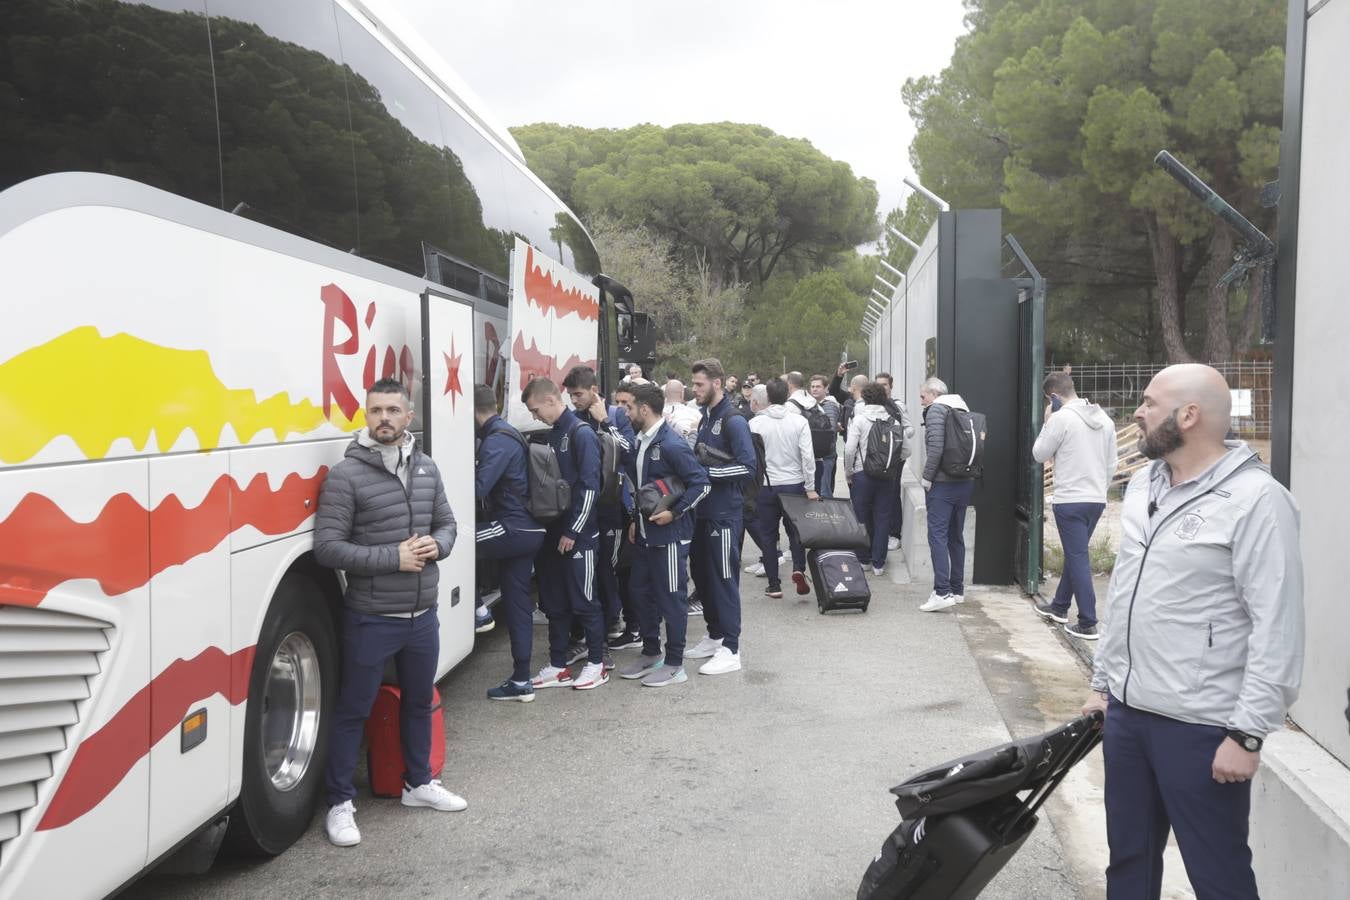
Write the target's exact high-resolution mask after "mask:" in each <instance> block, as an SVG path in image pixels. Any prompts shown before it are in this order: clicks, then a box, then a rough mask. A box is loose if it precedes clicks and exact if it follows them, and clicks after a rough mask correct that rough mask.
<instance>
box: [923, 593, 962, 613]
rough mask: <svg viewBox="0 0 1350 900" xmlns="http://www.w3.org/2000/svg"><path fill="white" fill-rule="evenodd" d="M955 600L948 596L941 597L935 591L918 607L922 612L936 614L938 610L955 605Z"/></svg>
mask: <svg viewBox="0 0 1350 900" xmlns="http://www.w3.org/2000/svg"><path fill="white" fill-rule="evenodd" d="M956 602H957V601H956V598H955V597H953V596H951V595H950V594H948V595H947V596H945V597H944V596H942V595H940V594H938V593H937V592H936V591H935V592H933V593H931V594H929V595H928V599H927V600H925V601H923V603H922V604H921V605H920V606H919V609H921V610H922V611H924V612H937V611H938V610H940V609H948V608H950V607H953V606H955V605H956Z"/></svg>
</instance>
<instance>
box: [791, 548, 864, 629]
mask: <svg viewBox="0 0 1350 900" xmlns="http://www.w3.org/2000/svg"><path fill="white" fill-rule="evenodd" d="M806 564H807V566H809V567H810V569H811V583H812V584H814V585H815V586H816V607H817V608H818V609H819V610H820V614H821V615H824V614H825V613H827V612H830V611H831V610H836V609H860V610H862V611H863V612H867V606H868V604H869V603H871V602H872V589H871V588H869V587H868V586H867V575H866V574H864V572H863V565H862V564H861V563H859V562H858V557H857V556H856V555H854V553H853V551H852V550H807V551H806Z"/></svg>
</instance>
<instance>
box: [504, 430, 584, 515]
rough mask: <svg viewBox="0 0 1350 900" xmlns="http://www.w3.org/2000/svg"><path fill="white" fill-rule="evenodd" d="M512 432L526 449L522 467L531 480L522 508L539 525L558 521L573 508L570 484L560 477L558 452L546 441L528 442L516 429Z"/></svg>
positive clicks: (560, 469)
mask: <svg viewBox="0 0 1350 900" xmlns="http://www.w3.org/2000/svg"><path fill="white" fill-rule="evenodd" d="M511 435H512V436H513V437H514V438H515V439H516V440H518V441H520V446H521V447H522V448H524V450H525V468H526V470H527V471H528V473H529V483H530V493H529V497H528V499H527V500H526V503H525V508H526V509H528V510H529V511H530V515H532V516H534V518H535V521H537V522H539V524H541V525H547V524H549V523H550V522H556V521H558V520H559V519H561V518H562V517H563V516H565V515H567V511H568V510H569V509H571V508H572V486H571V485H570V484H568V483H567V481H566V479H564V478H563V477H562V468H561V467H560V466H559V465H558V456H557V454H555V453H554V452H553V447H552V446H551V445H549V444H546V443H531V442H527V441H526V440H525V438H524V437H522V436H521V435H520V433H519V432H515V431H512V432H511Z"/></svg>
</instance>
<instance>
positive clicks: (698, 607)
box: [689, 600, 703, 616]
mask: <svg viewBox="0 0 1350 900" xmlns="http://www.w3.org/2000/svg"><path fill="white" fill-rule="evenodd" d="M689 615H691V616H701V615H703V604H702V603H699V602H698V601H697V600H690V601H689Z"/></svg>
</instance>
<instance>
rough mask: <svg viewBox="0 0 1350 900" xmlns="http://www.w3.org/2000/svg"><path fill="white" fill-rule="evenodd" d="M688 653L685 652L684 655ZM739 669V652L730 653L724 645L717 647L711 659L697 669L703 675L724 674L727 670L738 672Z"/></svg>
mask: <svg viewBox="0 0 1350 900" xmlns="http://www.w3.org/2000/svg"><path fill="white" fill-rule="evenodd" d="M688 655H689V654H688V653H686V654H685V656H688ZM740 670H741V654H740V653H739V652H737V653H732V652H731V651H730V650H728V649H727V648H726V647H718V648H717V652H716V653H714V654H713V657H712V659H710V660H708V661H707V662H705V663H704V664H703V667H702V668H701V669H699V671H700V672H702V673H703V674H704V675H725V674H727V673H728V672H739V671H740Z"/></svg>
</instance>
